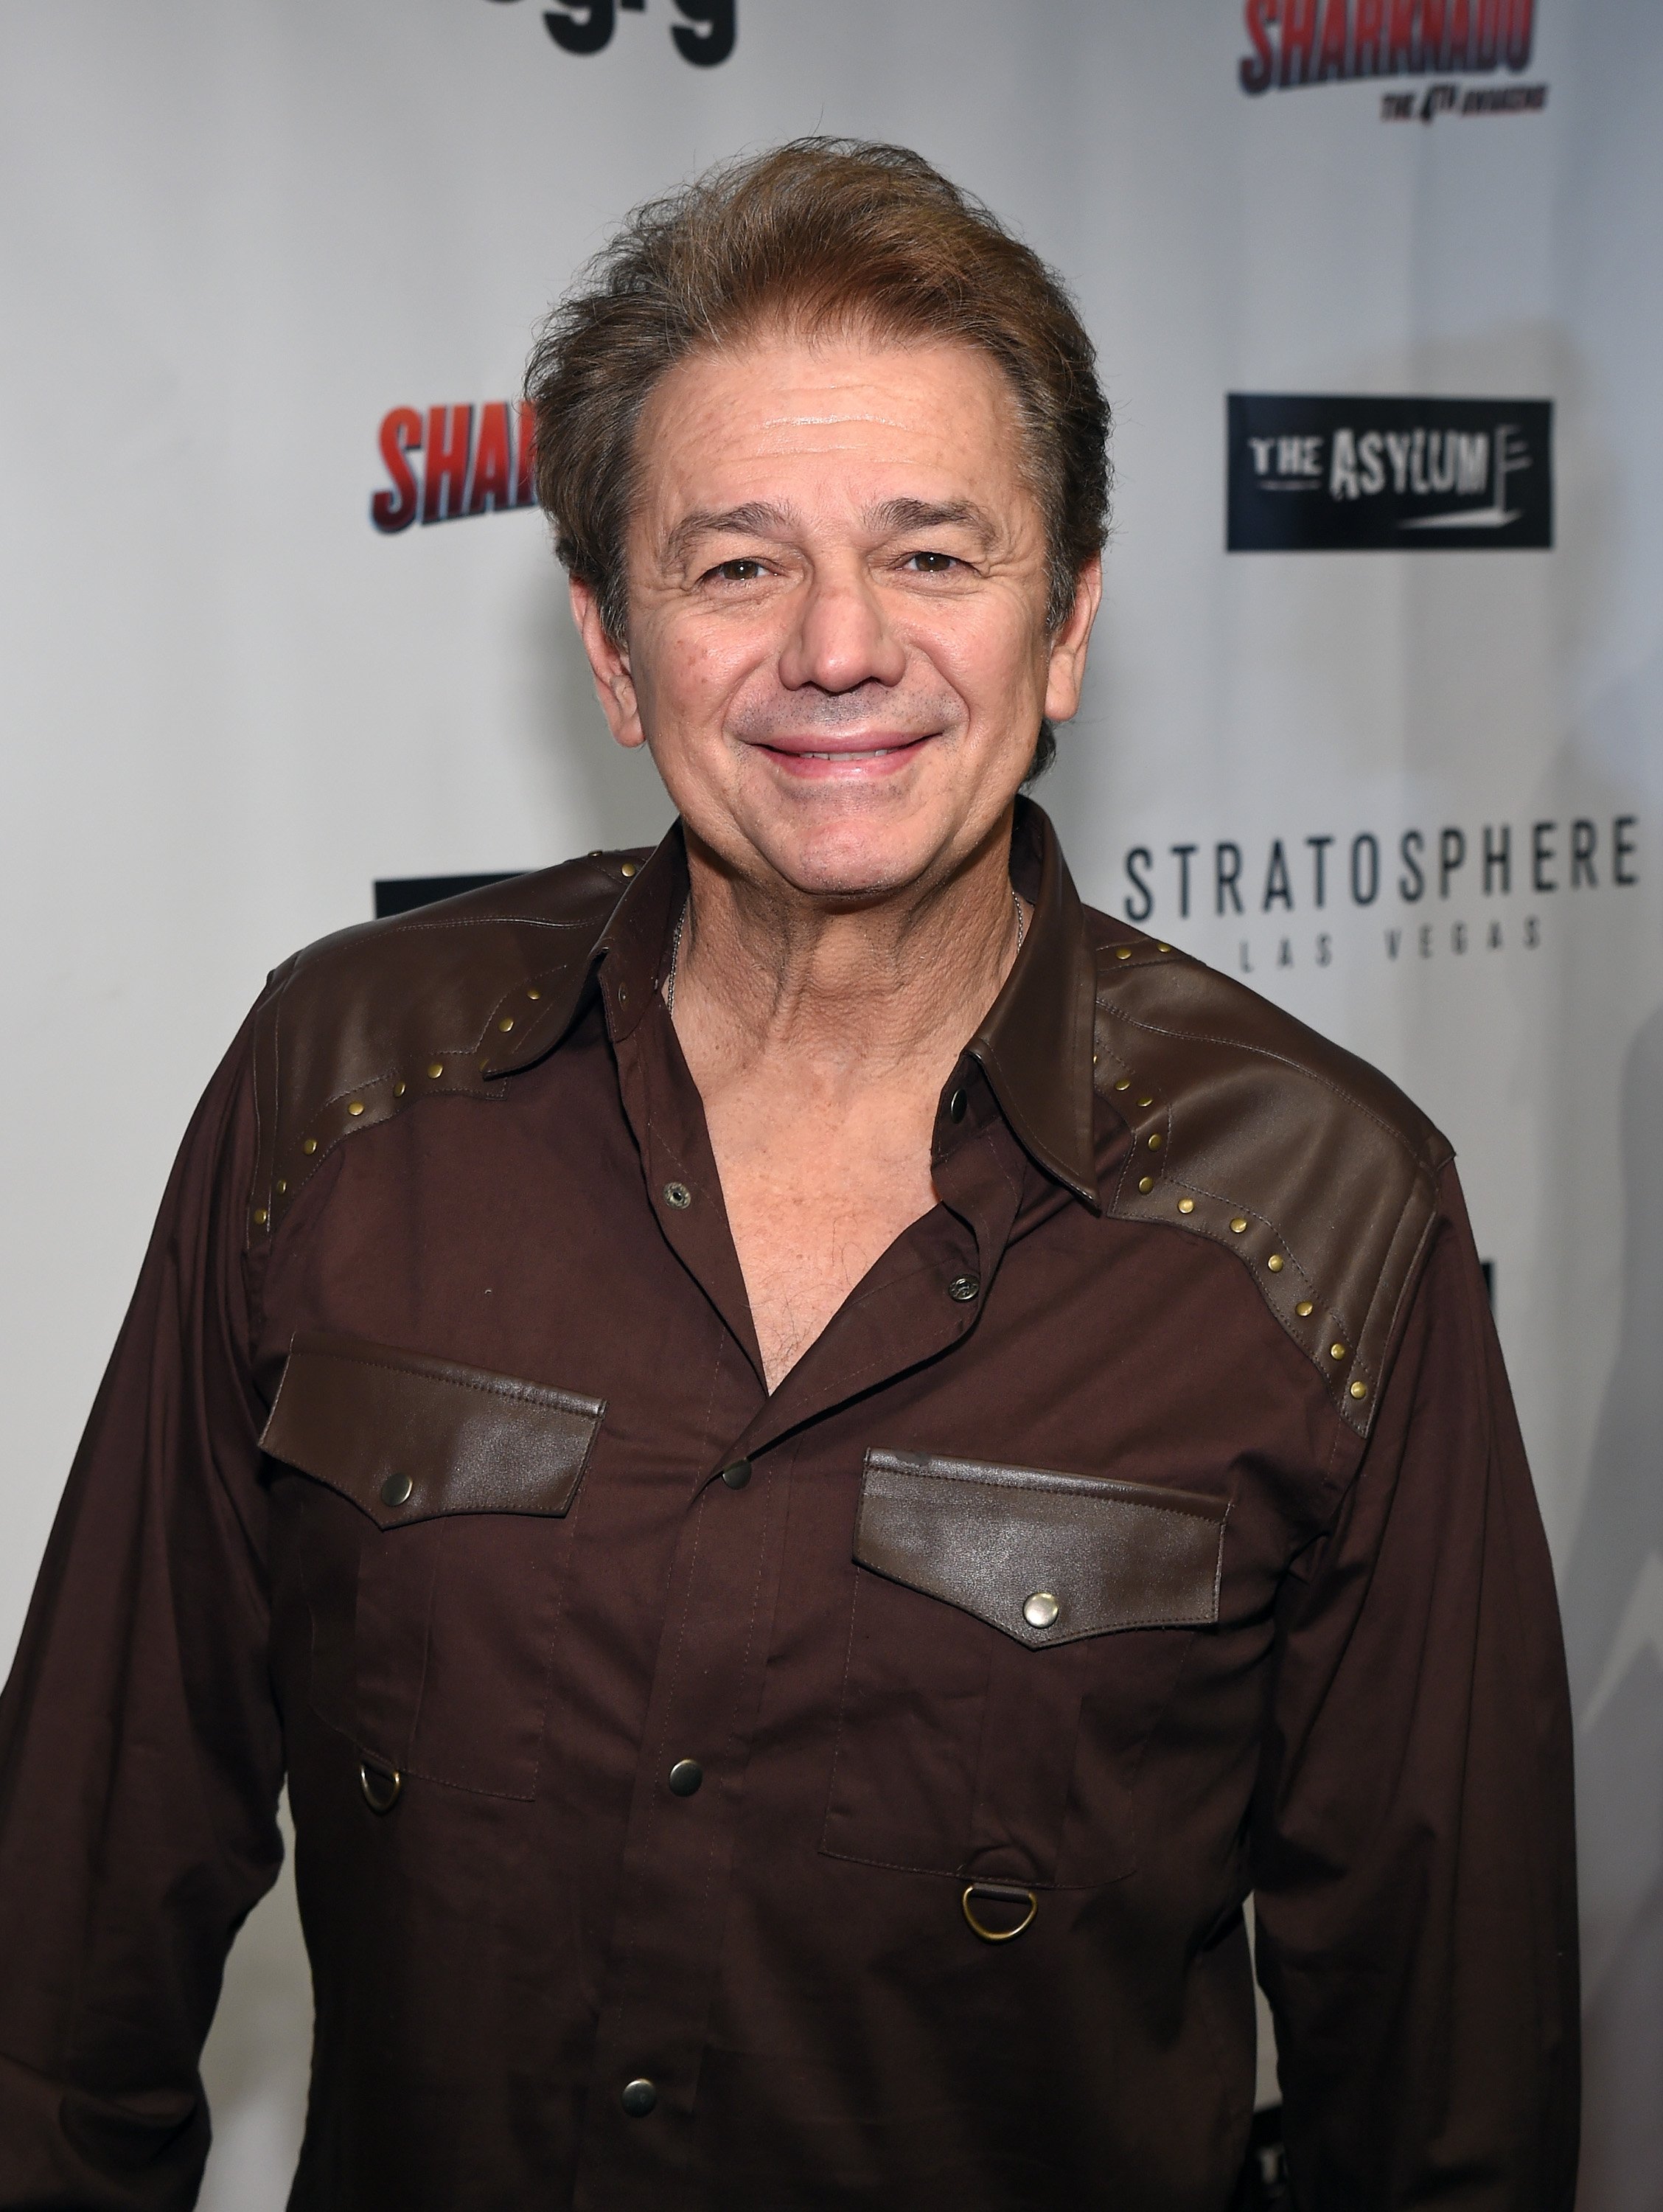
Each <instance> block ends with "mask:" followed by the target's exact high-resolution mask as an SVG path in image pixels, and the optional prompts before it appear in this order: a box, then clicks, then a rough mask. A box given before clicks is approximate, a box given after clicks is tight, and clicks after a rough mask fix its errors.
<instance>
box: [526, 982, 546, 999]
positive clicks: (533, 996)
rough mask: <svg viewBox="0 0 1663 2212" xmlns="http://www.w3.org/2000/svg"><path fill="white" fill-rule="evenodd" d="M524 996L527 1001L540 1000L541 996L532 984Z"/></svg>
mask: <svg viewBox="0 0 1663 2212" xmlns="http://www.w3.org/2000/svg"><path fill="white" fill-rule="evenodd" d="M525 995H526V997H527V998H528V999H540V998H541V997H542V996H543V994H542V992H541V991H539V990H538V989H537V986H536V984H535V983H533V984H532V985H531V987H530V988H529V989H528V990H527V992H526V994H525Z"/></svg>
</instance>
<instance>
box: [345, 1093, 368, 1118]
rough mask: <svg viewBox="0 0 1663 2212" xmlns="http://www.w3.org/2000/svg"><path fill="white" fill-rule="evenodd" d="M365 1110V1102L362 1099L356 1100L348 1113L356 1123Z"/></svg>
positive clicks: (348, 1109)
mask: <svg viewBox="0 0 1663 2212" xmlns="http://www.w3.org/2000/svg"><path fill="white" fill-rule="evenodd" d="M363 1110H364V1102H363V1100H362V1099H361V1098H355V1099H354V1100H353V1102H352V1103H351V1105H350V1106H349V1107H348V1108H347V1111H348V1113H349V1114H350V1115H351V1116H352V1118H353V1120H354V1121H356V1120H357V1118H358V1116H359V1115H361V1113H362V1112H363Z"/></svg>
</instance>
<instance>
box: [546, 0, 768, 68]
mask: <svg viewBox="0 0 1663 2212" xmlns="http://www.w3.org/2000/svg"><path fill="white" fill-rule="evenodd" d="M736 7H737V0H676V12H677V16H678V17H679V19H680V20H679V21H677V22H675V23H673V24H672V25H671V31H670V35H671V38H672V39H673V40H675V42H676V51H677V53H678V54H679V55H680V56H681V58H682V59H683V61H684V62H691V63H692V64H693V65H694V67H695V69H713V68H714V67H715V66H716V64H717V63H718V62H725V60H726V59H727V58H728V56H729V55H730V54H731V52H733V45H734V40H736V38H737V35H738V29H737V21H736V15H735V10H736ZM619 9H623V10H624V12H625V13H626V14H627V15H645V14H646V0H559V4H558V5H556V6H555V7H552V8H546V9H544V10H543V29H544V30H545V31H547V33H549V37H550V38H551V39H552V40H554V42H555V45H556V46H558V47H560V48H561V52H564V53H568V54H598V53H600V52H602V51H603V50H604V48H605V47H607V46H610V45H611V43H612V33H613V32H614V31H615V30H616V28H617V25H618V10H619Z"/></svg>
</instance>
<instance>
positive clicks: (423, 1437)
mask: <svg viewBox="0 0 1663 2212" xmlns="http://www.w3.org/2000/svg"><path fill="white" fill-rule="evenodd" d="M604 1412H605V1407H604V1405H603V1404H602V1403H601V1402H600V1401H598V1400H596V1399H593V1398H584V1397H578V1396H574V1395H573V1394H572V1393H570V1392H569V1391H565V1390H556V1389H549V1388H547V1387H545V1386H544V1385H543V1384H540V1383H527V1382H522V1381H519V1380H518V1379H517V1378H515V1377H513V1376H506V1375H494V1374H489V1373H487V1372H484V1371H483V1370H478V1369H475V1368H469V1367H461V1366H457V1365H455V1364H452V1363H451V1362H449V1361H447V1360H442V1359H430V1358H425V1357H423V1356H422V1355H421V1354H419V1353H415V1352H396V1351H391V1350H389V1349H387V1348H386V1347H385V1346H379V1345H373V1344H362V1343H359V1342H356V1341H355V1340H352V1339H350V1338H347V1337H339V1336H323V1335H311V1336H300V1337H297V1338H296V1340H295V1341H294V1346H293V1348H292V1349H291V1351H290V1353H289V1357H288V1365H287V1367H286V1368H285V1370H284V1372H283V1379H282V1386H281V1388H280V1389H279V1390H278V1393H277V1397H276V1402H275V1404H274V1405H273V1407H272V1409H271V1417H270V1420H269V1421H268V1422H267V1423H266V1426H265V1431H264V1435H263V1437H261V1440H260V1441H261V1444H262V1448H263V1449H264V1450H265V1451H266V1452H267V1453H268V1454H269V1455H270V1457H271V1458H272V1459H274V1460H276V1461H278V1462H282V1468H293V1469H296V1470H298V1471H299V1473H300V1474H302V1475H304V1476H305V1477H307V1478H308V1480H307V1481H306V1482H305V1484H304V1485H303V1486H301V1490H302V1494H301V1496H300V1499H299V1501H298V1503H299V1511H298V1515H297V1521H298V1526H299V1532H300V1536H299V1541H300V1571H301V1575H302V1577H303V1579H304V1582H305V1586H306V1593H307V1605H308V1607H309V1609H310V1613H311V1616H312V1653H311V1703H312V1705H313V1711H315V1712H316V1713H317V1714H318V1716H319V1718H320V1719H322V1720H324V1721H325V1722H326V1723H328V1724H329V1725H330V1726H331V1727H332V1728H335V1729H339V1730H340V1731H341V1732H342V1733H343V1735H347V1736H349V1738H350V1739H351V1740H352V1741H353V1743H354V1744H355V1746H356V1747H357V1748H358V1750H359V1752H360V1753H362V1754H367V1756H368V1757H369V1758H371V1759H374V1760H376V1761H378V1762H379V1763H381V1764H383V1765H387V1766H391V1767H394V1768H396V1769H398V1771H400V1772H401V1773H404V1774H410V1775H419V1776H422V1777H425V1778H428V1779H429V1780H433V1781H437V1782H444V1783H449V1784H452V1785H453V1786H455V1787H458V1788H460V1789H464V1790H482V1791H487V1792H489V1793H491V1794H493V1795H496V1796H510V1797H531V1796H535V1795H536V1793H537V1766H538V1760H539V1756H540V1752H541V1747H542V1741H543V1723H544V1706H545V1704H546V1701H547V1697H548V1684H549V1668H550V1662H551V1659H552V1656H553V1650H554V1642H555V1632H556V1630H557V1627H558V1623H559V1614H560V1607H561V1580H562V1573H563V1568H564V1564H565V1558H566V1547H567V1538H566V1530H565V1527H564V1521H565V1516H566V1515H567V1513H568V1512H569V1511H570V1510H571V1508H572V1505H573V1504H574V1501H575V1499H576V1498H577V1495H578V1492H579V1488H580V1485H581V1483H582V1480H583V1476H584V1471H585V1469H586V1467H587V1465H588V1463H589V1458H590V1455H591V1452H592V1449H593V1447H594V1442H595V1437H596V1436H597V1434H598V1431H599V1429H600V1425H601V1420H602V1418H603V1416H604Z"/></svg>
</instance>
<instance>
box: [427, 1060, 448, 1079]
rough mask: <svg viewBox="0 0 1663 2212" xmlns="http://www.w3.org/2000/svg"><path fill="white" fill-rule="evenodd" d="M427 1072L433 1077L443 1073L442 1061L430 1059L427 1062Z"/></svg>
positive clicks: (443, 1064) (443, 1065)
mask: <svg viewBox="0 0 1663 2212" xmlns="http://www.w3.org/2000/svg"><path fill="white" fill-rule="evenodd" d="M443 1073H445V1063H444V1061H443V1060H429V1061H428V1074H429V1075H431V1076H434V1077H438V1076H440V1075H442V1074H443Z"/></svg>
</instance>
